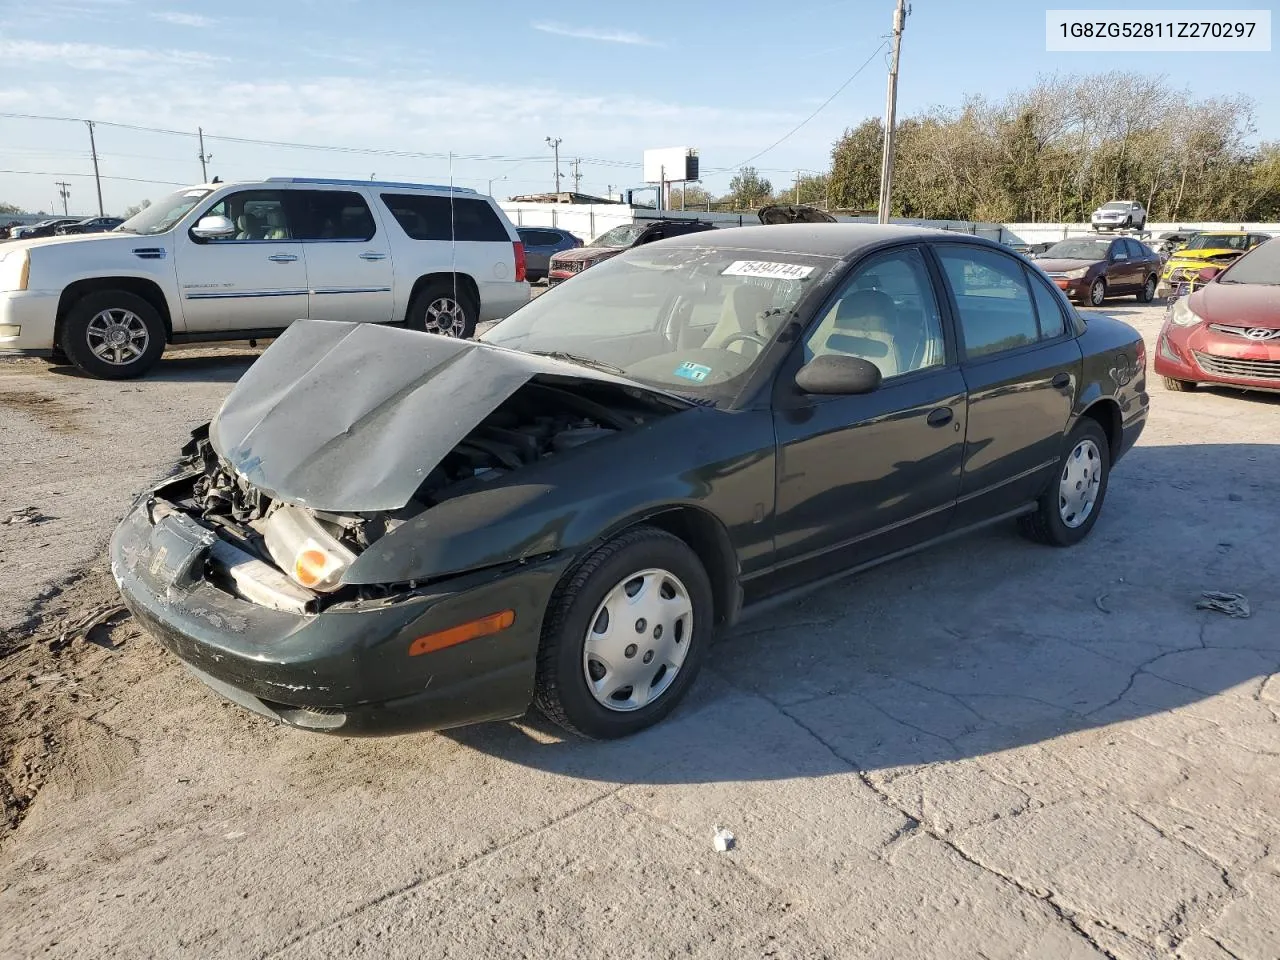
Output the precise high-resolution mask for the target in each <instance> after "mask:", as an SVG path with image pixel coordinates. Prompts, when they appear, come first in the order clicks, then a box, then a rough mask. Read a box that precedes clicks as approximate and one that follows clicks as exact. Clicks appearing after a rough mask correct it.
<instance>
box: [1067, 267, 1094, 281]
mask: <svg viewBox="0 0 1280 960" xmlns="http://www.w3.org/2000/svg"><path fill="white" fill-rule="evenodd" d="M1088 272H1089V268H1088V267H1081V268H1080V269H1079V270H1068V271H1067V272H1066V273H1064V274H1063V276H1064V277H1066V278H1067V279H1068V280H1083V279H1084V275H1085V274H1086V273H1088Z"/></svg>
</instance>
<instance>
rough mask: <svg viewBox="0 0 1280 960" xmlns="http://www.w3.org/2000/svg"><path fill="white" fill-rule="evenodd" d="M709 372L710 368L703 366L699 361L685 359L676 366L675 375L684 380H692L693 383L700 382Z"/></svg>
mask: <svg viewBox="0 0 1280 960" xmlns="http://www.w3.org/2000/svg"><path fill="white" fill-rule="evenodd" d="M710 373H711V368H710V367H706V366H703V365H702V364H700V363H692V362H690V361H688V360H686V361H685V362H684V363H682V364H680V366H678V367H676V376H677V377H684V378H685V379H686V380H692V381H693V382H694V383H701V382H702V381H703V380H705V379H707V376H708V375H709V374H710Z"/></svg>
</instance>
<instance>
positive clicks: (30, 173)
mask: <svg viewBox="0 0 1280 960" xmlns="http://www.w3.org/2000/svg"><path fill="white" fill-rule="evenodd" d="M0 173H5V174H12V175H13V176H19V177H87V178H90V179H92V177H93V174H92V173H60V172H57V171H50V170H0ZM101 179H103V180H125V181H128V182H129V183H158V184H163V185H164V186H169V187H186V186H189V184H188V183H187V182H186V181H182V182H179V181H177V180H146V179H143V178H142V177H113V176H111V175H110V174H106V173H104V174H102V176H101Z"/></svg>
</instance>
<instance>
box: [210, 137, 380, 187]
mask: <svg viewBox="0 0 1280 960" xmlns="http://www.w3.org/2000/svg"><path fill="white" fill-rule="evenodd" d="M196 136H198V137H199V138H200V153H199V154H198V155H197V159H198V160H199V161H200V182H201V183H208V182H209V168H208V166H207V165H208V163H209V161H210V160H212V159H213V154H211V153H205V152H204V127H196ZM369 179H370V180H372V179H373V175H372V174H370V176H369Z"/></svg>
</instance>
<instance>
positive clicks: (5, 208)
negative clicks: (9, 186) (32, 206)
mask: <svg viewBox="0 0 1280 960" xmlns="http://www.w3.org/2000/svg"><path fill="white" fill-rule="evenodd" d="M21 212H22V208H21V207H15V206H14V205H13V204H12V203H0V214H3V215H5V216H9V215H10V214H14V213H21Z"/></svg>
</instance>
